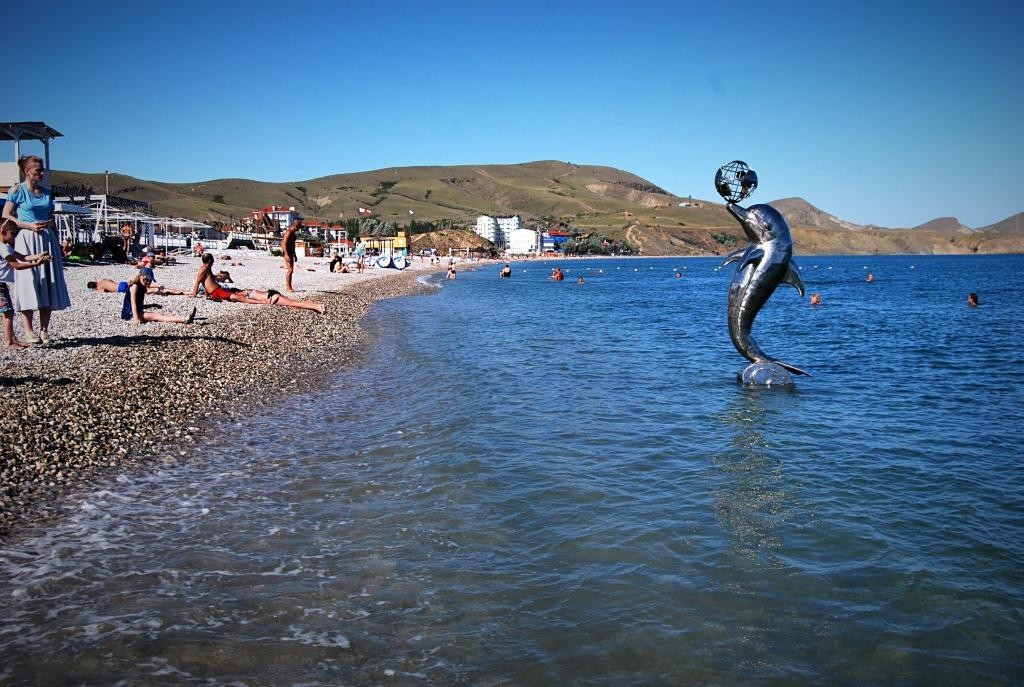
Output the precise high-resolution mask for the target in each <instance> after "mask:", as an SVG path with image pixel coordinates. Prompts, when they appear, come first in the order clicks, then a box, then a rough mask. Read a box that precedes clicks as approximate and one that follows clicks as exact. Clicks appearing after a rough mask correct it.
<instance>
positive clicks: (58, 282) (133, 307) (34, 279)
mask: <svg viewBox="0 0 1024 687" xmlns="http://www.w3.org/2000/svg"><path fill="white" fill-rule="evenodd" d="M18 167H19V169H20V171H21V175H22V178H23V179H24V181H22V182H19V183H17V184H14V185H13V186H11V187H10V189H9V190H8V191H7V201H6V202H5V203H4V204H3V211H2V213H0V317H2V322H3V327H2V328H3V339H4V345H5V346H6V347H7V348H8V349H23V348H28V346H29V345H30V344H47V343H49V342H50V340H51V335H50V320H51V317H52V314H53V312H54V311H59V310H65V309H67V308H70V307H71V297H70V294H69V293H68V286H67V281H66V280H65V277H64V257H65V250H64V248H63V247H62V246H61V244H60V241H59V238H58V234H57V229H56V224H55V221H54V201H53V194H52V192H51V191H50V189H49V188H48V187H46V186H44V185H43V179H44V176H45V169H44V164H43V160H42V159H41V158H40V157H38V156H36V155H25V156H23V157H21V158H20V159H19V160H18ZM298 227H299V223H298V221H296V222H293V223H292V226H290V227H289V228H288V230H287V231H286V232H285V235H284V239H283V241H282V248H283V252H284V257H285V268H286V273H285V290H286V291H290V292H294V290H295V289H294V288H293V287H292V273H293V270H294V265H295V262H296V256H295V234H296V232H297V231H298ZM122 233H123V234H124V239H125V244H126V245H128V242H129V241H131V235H130V234H129V233H127V232H122ZM156 264H159V262H158V261H156V260H153V259H150V260H148V261H143V260H140V261H139V262H138V264H137V267H138V268H139V271H138V273H137V274H136V275H135V276H134V277H133V278H131V279H130V280H123V281H115V280H113V279H99V280H96V281H91V282H89V283H88V284H87V288H88V289H90V290H95V291H99V292H106V293H118V294H124V300H123V302H122V306H121V312H120V317H121V319H123V320H126V321H134V322H136V323H138V324H143V323H146V322H173V323H180V324H189V323H192V322H193V321H194V320H195V316H196V310H197V309H196V308H195V307H193V308H192V311H191V312H190V313H189V314H188V315H187V316H186V315H170V314H168V315H165V314H162V313H158V312H153V310H154V309H159V308H160V307H161V306H159V305H147V304H146V302H145V298H146V295H148V294H153V295H160V296H189V297H193V298H195V297H197V296H199V295H200V293H201V292H202V293H205V296H206V297H207V299H209V300H211V301H230V302H234V303H250V304H258V305H275V306H278V305H279V306H284V307H290V308H297V309H305V310H315V311H317V312H319V313H321V314H323V313H324V312H325V308H324V306H323V305H322V304H320V303H314V302H312V301H303V300H298V299H294V298H288V297H286V296H284V295H283V294H281V293H280V292H278V291H275V290H273V289H270V290H265V291H264V290H258V289H238V288H234V287H228V286H225V285H224V284H225V283H232V281H233V280H232V279H231V278H230V275H228V274H227V273H226V272H223V271H222V272H219V273H214V271H213V264H214V258H213V255H212V254H210V253H203V254H202V264H201V266H200V268H199V271H198V273H197V275H196V279H195V282H194V284H193V287H192V290H191V292H187V291H184V290H182V289H173V288H167V287H163V286H158V285H156V283H155V282H156V276H155V274H154V271H153V269H154V267H155V265H156ZM218 280H220V281H218ZM15 312H18V313H20V314H21V318H22V323H23V325H24V341H21V340H18V339H17V338H16V337H15V334H14V313H15ZM37 312H38V317H37V316H36V313H37ZM37 322H38V330H37V329H36V323H37Z"/></svg>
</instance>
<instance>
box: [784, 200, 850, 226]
mask: <svg viewBox="0 0 1024 687" xmlns="http://www.w3.org/2000/svg"><path fill="white" fill-rule="evenodd" d="M768 204H769V205H771V206H772V207H774V208H775V209H776V210H778V211H779V212H781V213H782V216H783V217H785V218H786V222H788V223H789V225H790V226H799V227H814V228H816V229H842V230H846V231H859V230H861V229H863V228H864V227H863V226H861V225H859V224H854V223H853V222H847V221H845V220H841V219H839V218H838V217H836V216H835V215H830V214H828V213H827V212H825V211H824V210H820V209H818V208H816V207H814V206H813V205H811V204H810V203H808V202H807V201H806V200H804V199H803V198H783V199H781V200H773V201H771V202H770V203H768Z"/></svg>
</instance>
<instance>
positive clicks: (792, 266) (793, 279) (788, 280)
mask: <svg viewBox="0 0 1024 687" xmlns="http://www.w3.org/2000/svg"><path fill="white" fill-rule="evenodd" d="M782 283H783V284H790V285H791V286H792V287H793V288H795V289H796V292H797V293H799V294H800V298H803V297H804V280H803V278H802V277H801V276H800V270H799V268H797V266H796V263H794V262H790V263H789V267H788V268H787V269H786V276H785V278H783V280H782Z"/></svg>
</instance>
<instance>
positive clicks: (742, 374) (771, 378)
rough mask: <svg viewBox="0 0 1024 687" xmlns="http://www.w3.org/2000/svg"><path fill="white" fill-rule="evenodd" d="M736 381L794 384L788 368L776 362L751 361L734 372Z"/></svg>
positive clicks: (755, 384)
mask: <svg viewBox="0 0 1024 687" xmlns="http://www.w3.org/2000/svg"><path fill="white" fill-rule="evenodd" d="M736 381H738V382H740V383H741V384H746V385H749V386H769V387H770V386H796V382H795V381H793V375H792V374H790V372H789V370H787V369H786V368H784V367H782V366H781V365H779V364H777V363H751V364H749V365H747V366H746V367H745V368H743V369H742V370H740V371H739V372H737V373H736Z"/></svg>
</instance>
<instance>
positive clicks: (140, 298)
mask: <svg viewBox="0 0 1024 687" xmlns="http://www.w3.org/2000/svg"><path fill="white" fill-rule="evenodd" d="M151 283H152V281H151V279H150V277H149V275H148V274H146V273H145V271H142V272H139V274H138V275H136V277H135V278H134V279H132V280H131V281H130V282H128V291H127V292H126V293H125V294H124V303H123V304H122V306H121V319H122V320H134V321H135V322H137V323H138V324H144V323H146V322H177V323H178V324H192V322H193V321H194V320H195V319H196V309H195V308H192V312H191V313H189V316H188V317H182V316H181V315H161V314H159V313H154V312H146V311H145V307H146V306H145V300H146V291H147V290H148V289H149V285H150V284H151ZM156 307H159V306H156Z"/></svg>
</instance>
